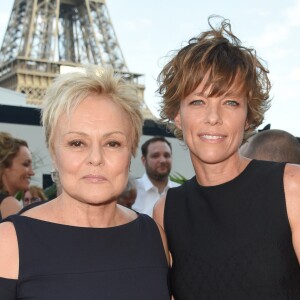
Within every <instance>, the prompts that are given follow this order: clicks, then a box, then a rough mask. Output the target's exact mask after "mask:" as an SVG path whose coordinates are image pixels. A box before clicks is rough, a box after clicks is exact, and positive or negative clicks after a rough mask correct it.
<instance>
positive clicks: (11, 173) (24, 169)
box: [2, 146, 34, 195]
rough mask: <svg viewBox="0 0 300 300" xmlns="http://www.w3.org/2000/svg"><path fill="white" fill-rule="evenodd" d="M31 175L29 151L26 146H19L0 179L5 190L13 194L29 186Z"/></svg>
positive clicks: (32, 173)
mask: <svg viewBox="0 0 300 300" xmlns="http://www.w3.org/2000/svg"><path fill="white" fill-rule="evenodd" d="M33 175H34V172H33V170H32V157H31V153H30V151H29V149H28V148H27V147H26V146H21V147H20V149H19V151H18V153H17V155H16V156H15V158H14V159H13V160H12V164H11V166H10V167H8V168H5V169H4V171H3V176H2V180H3V183H4V186H5V188H6V189H7V191H8V192H9V193H10V194H11V195H15V194H16V193H17V192H18V191H25V190H27V189H28V188H29V184H30V178H31V176H33Z"/></svg>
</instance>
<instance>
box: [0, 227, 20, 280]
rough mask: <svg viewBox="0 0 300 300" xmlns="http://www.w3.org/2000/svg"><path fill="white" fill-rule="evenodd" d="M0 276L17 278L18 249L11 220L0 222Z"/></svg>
mask: <svg viewBox="0 0 300 300" xmlns="http://www.w3.org/2000/svg"><path fill="white" fill-rule="evenodd" d="M0 253H1V254H0V277H2V278H8V279H17V278H18V276H19V271H18V270H19V249H18V242H17V235H16V231H15V227H14V225H13V224H12V223H11V222H3V223H2V224H0Z"/></svg>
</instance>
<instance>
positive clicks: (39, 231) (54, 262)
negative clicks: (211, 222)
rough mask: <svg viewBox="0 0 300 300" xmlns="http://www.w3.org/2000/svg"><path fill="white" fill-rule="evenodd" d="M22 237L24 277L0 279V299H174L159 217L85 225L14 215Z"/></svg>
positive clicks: (141, 216) (11, 218)
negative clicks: (78, 225) (100, 224)
mask: <svg viewBox="0 0 300 300" xmlns="http://www.w3.org/2000/svg"><path fill="white" fill-rule="evenodd" d="M5 221H11V222H12V223H13V224H14V226H15V228H16V232H17V238H18V243H19V257H20V268H19V279H18V280H8V279H4V278H1V279H0V299H1V300H10V299H22V300H23V299H24V300H25V299H30V300H50V299H51V300H79V299H80V300H85V299H87V300H93V299H97V300H98V299H99V300H100V299H101V300H102V299H103V300H108V299H110V300H117V299H128V300H134V299H136V300H139V299H149V300H153V299H160V300H167V299H170V296H169V289H168V281H167V279H168V265H167V261H166V256H165V252H164V249H163V245H162V241H161V236H160V233H159V230H158V228H157V225H156V223H155V222H154V221H153V220H152V219H151V218H150V217H148V216H147V215H143V214H139V215H138V218H137V219H135V220H134V221H132V222H130V223H128V224H125V225H121V226H117V227H111V228H84V227H74V226H66V225H60V224H55V223H50V222H46V221H40V220H37V219H32V218H29V217H25V216H18V215H14V216H10V217H8V218H7V219H5Z"/></svg>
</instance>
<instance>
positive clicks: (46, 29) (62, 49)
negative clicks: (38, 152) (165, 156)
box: [0, 0, 154, 119]
mask: <svg viewBox="0 0 300 300" xmlns="http://www.w3.org/2000/svg"><path fill="white" fill-rule="evenodd" d="M85 64H94V65H101V66H112V67H113V69H114V71H115V72H116V73H120V74H121V75H122V77H124V78H125V79H126V80H129V81H131V82H133V83H134V84H136V85H137V87H138V90H139V97H140V99H141V103H142V107H143V114H144V118H145V119H154V116H153V115H152V113H151V112H150V110H149V109H148V108H147V106H146V104H145V103H144V89H145V86H144V85H143V83H142V81H143V75H142V74H137V73H132V72H129V70H128V67H127V64H126V62H125V59H124V56H123V54H122V51H121V48H120V45H119V43H118V40H117V37H116V34H115V31H114V28H113V25H112V22H111V19H110V16H109V12H108V9H107V6H106V1H105V0H15V1H14V5H13V8H12V12H11V15H10V19H9V23H8V26H7V30H6V33H5V35H4V39H3V43H2V46H1V50H0V86H1V87H3V88H7V89H11V90H15V91H18V92H21V93H24V94H26V99H27V100H26V101H27V102H28V103H30V104H36V105H40V104H41V103H42V101H43V96H44V95H45V91H46V89H47V87H48V86H49V85H50V84H51V82H52V80H53V79H54V78H55V77H56V76H57V75H58V74H60V72H62V70H63V69H64V68H66V67H81V66H83V65H85Z"/></svg>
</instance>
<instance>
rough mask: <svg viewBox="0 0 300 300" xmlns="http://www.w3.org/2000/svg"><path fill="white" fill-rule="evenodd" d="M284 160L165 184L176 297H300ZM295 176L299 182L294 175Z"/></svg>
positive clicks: (258, 299)
mask: <svg viewBox="0 0 300 300" xmlns="http://www.w3.org/2000/svg"><path fill="white" fill-rule="evenodd" d="M284 167H285V164H284V163H274V162H264V161H255V160H253V161H251V162H250V164H249V165H248V166H247V168H246V169H245V170H244V171H243V172H242V173H241V174H240V175H239V176H238V177H236V178H235V179H233V180H232V181H229V182H227V183H224V184H221V185H217V186H211V187H203V186H200V185H199V184H198V183H197V181H196V178H195V177H194V178H192V179H191V180H189V181H187V182H186V183H185V184H183V185H182V186H180V187H178V188H172V189H170V190H169V191H168V194H167V199H166V206H165V215H164V223H165V230H166V234H167V239H168V243H169V249H170V252H171V254H172V258H173V266H172V270H171V291H172V293H173V295H174V297H175V299H176V300H177V299H183V300H189V299H193V300H195V299H212V300H215V299H220V300H225V299H226V300H235V299H237V300H244V299H245V300H248V299H253V300H268V299H272V300H276V299H278V300H279V299H280V300H282V299H289V300H294V299H295V300H296V299H297V300H299V299H300V267H299V262H298V260H297V257H296V254H295V251H294V249H293V245H292V237H291V229H290V226H289V222H288V218H287V211H286V204H285V195H284V187H283V172H284ZM299 184H300V183H299Z"/></svg>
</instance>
